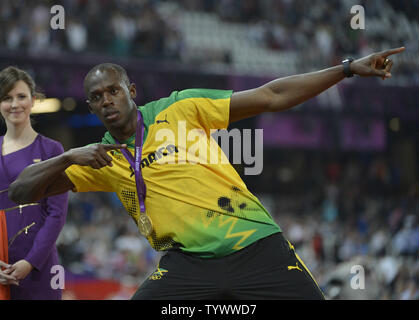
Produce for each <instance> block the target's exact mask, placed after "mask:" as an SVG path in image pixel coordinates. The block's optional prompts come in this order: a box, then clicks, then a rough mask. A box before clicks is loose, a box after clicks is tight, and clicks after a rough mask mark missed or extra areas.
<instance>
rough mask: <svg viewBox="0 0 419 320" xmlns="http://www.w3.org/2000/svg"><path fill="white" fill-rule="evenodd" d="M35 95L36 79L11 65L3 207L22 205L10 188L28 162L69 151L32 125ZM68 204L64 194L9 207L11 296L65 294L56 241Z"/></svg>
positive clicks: (3, 96)
mask: <svg viewBox="0 0 419 320" xmlns="http://www.w3.org/2000/svg"><path fill="white" fill-rule="evenodd" d="M36 95H37V93H36V92H35V83H34V81H33V79H32V78H31V77H30V76H29V74H28V73H26V72H25V71H23V70H20V69H18V68H15V67H8V68H6V69H4V70H2V71H1V72H0V112H1V117H0V118H2V119H1V120H2V121H4V122H5V124H6V128H7V131H6V134H5V135H4V136H1V137H0V151H1V152H0V209H10V208H13V207H16V206H17V205H16V203H14V202H13V201H11V200H10V199H9V198H8V196H7V191H6V190H7V189H8V187H9V185H10V184H11V183H12V182H13V181H14V180H15V179H16V178H17V176H18V175H19V173H20V172H21V171H22V170H23V169H24V168H25V167H27V166H29V165H31V164H32V163H35V162H39V161H43V160H46V159H49V158H51V157H55V156H57V155H59V154H61V153H63V151H64V150H63V147H62V145H61V144H60V143H59V142H57V141H54V140H51V139H49V138H46V137H44V136H42V135H40V134H38V133H37V132H36V131H35V130H34V129H33V128H32V124H31V119H30V113H31V109H32V107H33V105H34V101H35V96H36ZM67 204H68V194H67V193H65V194H62V195H58V196H52V197H49V198H46V199H44V200H42V201H40V202H39V203H37V204H29V205H27V206H23V207H20V208H19V207H17V208H15V209H11V210H6V225H7V236H8V245H9V248H8V250H9V261H8V267H7V268H4V269H3V270H2V269H1V268H0V285H9V286H10V296H11V299H12V300H13V299H16V300H17V299H19V300H22V299H25V300H26V299H39V300H41V299H42V300H50V299H54V300H55V299H61V295H62V290H61V289H60V287H62V286H57V283H56V277H55V275H56V271H55V270H56V268H53V267H54V266H55V265H58V264H59V261H58V253H57V248H56V246H55V242H56V240H57V238H58V235H59V233H60V232H61V229H62V228H63V226H64V223H65V219H66V215H67ZM2 265H4V264H2ZM57 287H58V288H57Z"/></svg>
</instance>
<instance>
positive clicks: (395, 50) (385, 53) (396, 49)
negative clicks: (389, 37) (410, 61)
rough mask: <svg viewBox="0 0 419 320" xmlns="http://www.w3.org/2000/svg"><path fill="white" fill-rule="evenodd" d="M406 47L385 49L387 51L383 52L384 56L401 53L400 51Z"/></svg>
mask: <svg viewBox="0 0 419 320" xmlns="http://www.w3.org/2000/svg"><path fill="white" fill-rule="evenodd" d="M405 49H406V48H405V47H400V48H394V49H389V50H385V51H383V52H382V56H383V57H384V58H386V57H388V56H390V55H392V54H396V53H400V52H402V51H404V50H405Z"/></svg>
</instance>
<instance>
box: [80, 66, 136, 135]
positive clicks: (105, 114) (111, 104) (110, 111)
mask: <svg viewBox="0 0 419 320" xmlns="http://www.w3.org/2000/svg"><path fill="white" fill-rule="evenodd" d="M86 91H87V99H88V100H87V102H88V104H89V110H90V112H92V113H94V114H95V115H96V116H97V117H98V118H99V119H100V121H102V122H103V124H104V125H105V127H107V128H115V129H120V128H122V127H124V126H125V125H127V123H128V122H129V120H130V119H131V117H130V115H131V112H132V109H133V108H134V107H135V104H134V103H132V99H134V98H135V96H136V89H135V85H134V84H130V85H129V87H127V84H126V83H124V82H123V81H122V79H121V77H120V76H119V74H118V73H117V72H116V71H114V70H112V69H109V70H104V71H100V70H97V71H96V72H95V73H94V74H93V75H92V76H91V77H90V78H89V79H88V82H87V84H86Z"/></svg>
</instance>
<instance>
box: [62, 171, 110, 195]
mask: <svg viewBox="0 0 419 320" xmlns="http://www.w3.org/2000/svg"><path fill="white" fill-rule="evenodd" d="M65 173H66V175H67V177H68V178H69V179H70V180H71V182H72V183H73V184H74V189H73V192H89V191H93V192H95V191H103V192H113V191H114V190H113V188H112V183H111V182H110V181H109V177H110V176H111V175H110V173H109V167H103V168H101V169H93V168H92V167H89V166H79V165H72V166H70V167H68V168H67V169H66V170H65Z"/></svg>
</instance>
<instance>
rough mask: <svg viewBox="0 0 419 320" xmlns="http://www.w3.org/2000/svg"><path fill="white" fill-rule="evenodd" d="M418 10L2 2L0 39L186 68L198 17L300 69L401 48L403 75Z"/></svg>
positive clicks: (164, 0) (144, 1)
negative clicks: (233, 27) (61, 19)
mask: <svg viewBox="0 0 419 320" xmlns="http://www.w3.org/2000/svg"><path fill="white" fill-rule="evenodd" d="M54 4H61V5H62V6H63V7H64V9H65V30H62V31H57V30H53V29H52V28H51V27H50V19H51V17H52V14H51V13H50V9H51V7H52V5H54ZM357 4H360V5H362V6H363V7H364V8H365V13H366V16H367V20H366V30H363V31H359V30H353V29H352V28H350V27H349V26H350V20H351V19H352V17H353V15H354V14H351V13H350V9H351V7H352V6H353V5H357ZM418 6H419V4H418V2H417V1H396V0H385V1H384V0H375V1H370V0H369V1H365V0H362V1H353V0H330V1H323V0H312V1H308V0H292V1H291V0H217V1H213V0H180V1H172V0H120V1H116V0H104V1H86V0H62V1H42V0H33V1H27V0H4V1H1V3H0V19H1V20H0V21H1V22H0V42H1V43H2V44H3V45H4V46H5V47H6V48H8V49H9V50H14V51H16V52H20V53H21V52H28V53H31V54H39V53H47V54H60V53H63V52H75V53H84V54H89V53H95V54H100V55H112V56H115V57H134V58H142V59H154V60H162V59H164V60H171V61H176V62H184V63H189V62H190V61H184V59H185V58H184V57H188V56H189V57H190V54H189V55H188V53H187V51H188V44H187V43H186V42H185V38H186V37H185V33H187V32H189V31H188V30H185V29H183V28H182V27H181V26H182V17H183V16H182V15H183V14H184V13H185V12H192V13H193V12H203V13H209V14H213V15H215V16H217V17H219V18H220V21H227V22H232V23H237V24H241V25H246V26H247V28H248V35H249V41H251V42H253V43H254V45H255V46H261V47H266V48H269V49H272V50H277V51H286V52H293V53H295V54H296V55H298V57H299V59H298V60H299V66H300V68H301V70H307V68H315V67H318V66H321V67H324V66H325V65H330V64H332V63H336V62H340V60H341V58H342V57H343V56H345V55H348V54H351V55H354V56H362V55H365V54H369V53H371V52H373V51H375V50H382V49H385V48H390V47H395V46H399V45H405V46H406V47H408V48H409V54H410V56H409V57H410V58H411V59H410V58H409V59H410V60H408V61H409V63H406V64H400V63H399V65H398V68H400V70H401V71H403V72H406V73H409V72H414V71H417V70H418V64H419V63H418V61H417V59H416V57H417V53H418V51H419V47H418V43H417V41H416V39H417V37H418V35H419V24H418V23H419V19H418V12H419V8H418ZM389 30H391V32H389ZM202 37H205V33H203V34H202ZM207 51H208V54H209V55H211V52H210V50H207ZM230 54H231V52H230V53H225V55H221V56H220V59H221V60H222V62H223V63H226V64H229V63H231V56H230ZM226 57H227V58H226ZM208 58H210V57H208ZM412 62H413V63H412Z"/></svg>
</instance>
